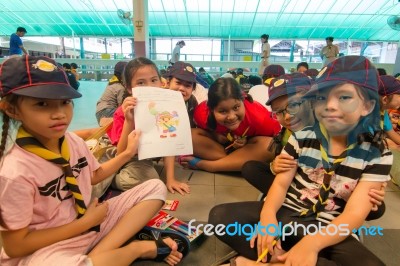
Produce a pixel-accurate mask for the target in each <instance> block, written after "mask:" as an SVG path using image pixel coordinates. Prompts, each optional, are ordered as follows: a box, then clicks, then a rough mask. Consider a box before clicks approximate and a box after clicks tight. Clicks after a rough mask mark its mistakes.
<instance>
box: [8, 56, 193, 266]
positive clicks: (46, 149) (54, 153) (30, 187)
mask: <svg viewBox="0 0 400 266" xmlns="http://www.w3.org/2000/svg"><path fill="white" fill-rule="evenodd" d="M0 96H1V101H0V110H1V112H0V118H1V120H2V133H1V136H2V138H1V144H0V160H1V161H0V202H1V205H0V231H1V237H2V240H3V248H2V250H1V255H0V264H1V265H3V266H8V265H59V266H63V265H65V266H67V265H68V266H69V265H95V266H97V265H130V264H131V263H132V262H133V261H135V260H137V259H139V258H140V259H153V260H157V261H163V260H164V261H165V262H166V263H168V264H169V265H176V264H177V263H178V262H179V261H180V260H181V259H182V256H183V254H182V253H186V252H187V251H188V248H189V245H188V243H187V242H186V243H185V239H186V238H185V237H184V236H183V238H182V235H181V234H179V233H178V234H172V235H171V233H170V232H166V231H161V232H160V235H159V236H158V237H156V236H154V237H153V238H152V239H151V238H150V239H149V240H148V241H131V238H132V237H134V236H135V235H136V234H137V233H138V232H139V231H140V230H142V228H143V227H144V226H145V225H146V224H147V222H148V221H149V220H150V219H151V218H152V217H153V216H154V215H155V214H156V213H157V212H158V211H159V210H160V208H161V207H162V206H163V203H164V200H165V197H166V188H165V185H164V184H163V183H162V182H161V181H160V180H158V179H153V180H148V181H145V182H142V183H141V184H139V185H137V186H136V187H135V188H132V189H130V190H128V191H126V192H124V193H122V194H120V195H119V196H116V197H114V198H111V199H110V200H107V201H105V202H101V203H100V202H99V201H98V200H97V199H94V200H93V201H91V191H92V185H95V184H97V183H99V182H101V181H103V180H104V179H106V178H107V177H108V176H110V175H111V174H112V173H113V172H115V171H117V170H118V169H119V168H120V167H121V166H122V165H124V164H125V163H126V162H128V161H129V160H130V159H131V157H132V156H133V155H134V154H136V152H137V148H138V142H139V138H140V132H139V131H132V132H131V133H130V134H129V135H128V136H127V138H126V143H125V149H124V151H122V152H120V153H118V155H117V156H116V157H115V158H113V159H111V160H109V161H108V162H106V163H104V164H99V163H98V162H97V161H96V159H95V158H94V157H93V155H92V153H91V152H90V151H89V149H88V148H87V146H86V144H85V142H84V141H83V140H82V139H81V138H80V137H78V136H77V135H75V134H73V133H70V132H67V128H68V125H69V124H70V123H71V120H72V116H73V103H72V99H75V98H79V97H81V94H80V93H79V92H77V91H76V90H75V89H73V88H72V87H71V86H70V84H69V83H68V79H67V76H66V75H65V72H64V71H63V70H62V69H61V68H59V67H57V65H56V63H55V62H54V60H52V59H50V58H47V57H43V56H42V57H34V56H28V55H26V56H22V57H14V58H10V59H7V60H6V61H4V62H3V64H2V65H1V67H0ZM143 230H145V231H143V232H148V233H149V232H150V230H147V229H143ZM167 236H168V237H167ZM173 239H179V240H180V241H179V243H177V242H178V241H177V242H175V241H174V240H173Z"/></svg>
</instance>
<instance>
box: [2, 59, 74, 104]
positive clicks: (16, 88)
mask: <svg viewBox="0 0 400 266" xmlns="http://www.w3.org/2000/svg"><path fill="white" fill-rule="evenodd" d="M11 93H12V94H17V95H22V96H29V97H34V98H43V99H74V98H79V97H81V96H82V94H80V93H79V92H77V91H76V90H75V89H74V88H72V87H71V86H70V85H69V82H68V77H67V75H66V74H65V72H64V70H63V69H61V68H59V67H57V63H56V62H55V61H54V60H53V59H50V58H48V57H45V56H29V55H25V56H19V57H12V58H9V59H7V60H6V61H4V62H3V64H1V66H0V96H1V97H4V96H6V95H9V94H11Z"/></svg>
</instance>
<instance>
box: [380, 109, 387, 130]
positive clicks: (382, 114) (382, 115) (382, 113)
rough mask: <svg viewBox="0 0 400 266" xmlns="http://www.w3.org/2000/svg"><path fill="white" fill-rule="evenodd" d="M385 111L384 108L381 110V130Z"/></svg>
mask: <svg viewBox="0 0 400 266" xmlns="http://www.w3.org/2000/svg"><path fill="white" fill-rule="evenodd" d="M385 112H386V110H383V111H381V121H380V123H379V125H380V127H381V129H382V130H383V125H384V123H385V122H384V121H385Z"/></svg>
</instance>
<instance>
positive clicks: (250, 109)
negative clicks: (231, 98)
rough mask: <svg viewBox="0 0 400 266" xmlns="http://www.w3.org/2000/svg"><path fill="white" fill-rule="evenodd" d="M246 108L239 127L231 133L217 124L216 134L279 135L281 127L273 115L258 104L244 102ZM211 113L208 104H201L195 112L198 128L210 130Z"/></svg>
mask: <svg viewBox="0 0 400 266" xmlns="http://www.w3.org/2000/svg"><path fill="white" fill-rule="evenodd" d="M244 108H245V109H246V112H245V116H244V118H243V121H242V122H241V123H240V125H239V127H238V128H237V129H236V130H234V131H230V130H229V129H228V128H226V127H225V126H222V125H220V124H218V123H217V128H216V129H215V130H214V131H215V132H216V133H219V134H222V135H227V134H228V133H231V134H233V135H236V136H242V135H243V133H244V132H245V131H246V130H247V128H249V129H248V130H247V133H246V136H247V137H252V136H268V137H272V136H275V135H276V134H278V133H279V131H280V130H281V125H280V124H279V122H278V121H276V120H275V119H272V118H271V113H270V112H269V111H268V110H267V109H266V108H265V107H264V106H262V105H261V104H260V103H258V102H255V101H254V102H252V103H251V102H249V101H248V100H245V101H244ZM209 113H210V111H209V109H208V106H207V102H205V101H204V102H202V103H200V104H199V105H198V106H197V107H196V109H195V110H194V117H193V118H194V121H195V123H196V124H197V127H199V128H202V129H205V130H209V129H208V128H207V117H208V115H209Z"/></svg>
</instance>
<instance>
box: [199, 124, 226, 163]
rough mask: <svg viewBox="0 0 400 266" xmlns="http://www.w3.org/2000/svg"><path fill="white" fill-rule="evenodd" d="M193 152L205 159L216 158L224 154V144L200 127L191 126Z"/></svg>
mask: <svg viewBox="0 0 400 266" xmlns="http://www.w3.org/2000/svg"><path fill="white" fill-rule="evenodd" d="M192 142H193V154H194V155H195V156H196V157H199V158H202V159H206V160H218V159H221V158H223V157H225V156H226V152H225V149H224V146H222V145H221V144H220V143H218V142H217V141H216V140H215V139H214V137H213V136H212V135H211V134H210V133H208V132H207V131H205V130H204V129H201V128H192Z"/></svg>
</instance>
